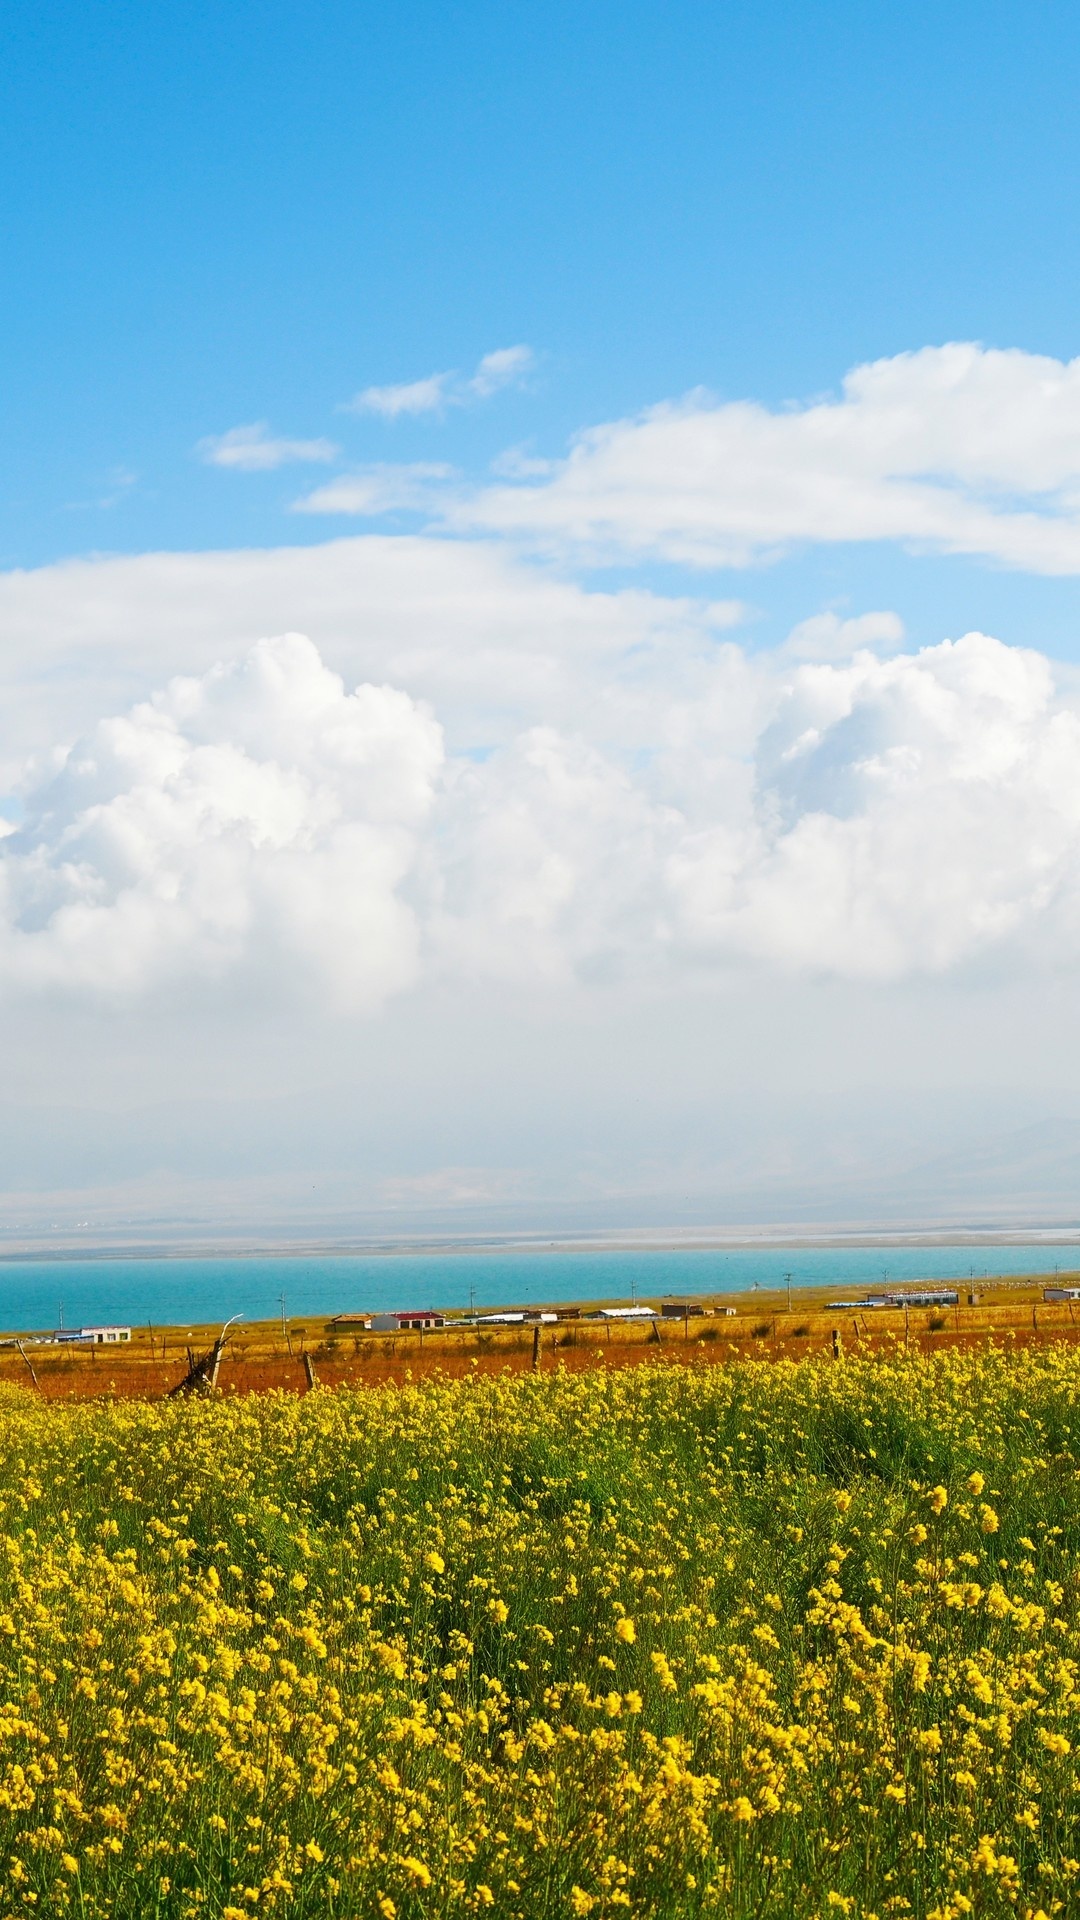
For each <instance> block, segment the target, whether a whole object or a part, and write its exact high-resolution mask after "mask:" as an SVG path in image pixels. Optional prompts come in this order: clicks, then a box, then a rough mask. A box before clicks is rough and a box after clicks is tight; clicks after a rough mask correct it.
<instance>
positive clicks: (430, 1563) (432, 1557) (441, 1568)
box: [424, 1547, 446, 1573]
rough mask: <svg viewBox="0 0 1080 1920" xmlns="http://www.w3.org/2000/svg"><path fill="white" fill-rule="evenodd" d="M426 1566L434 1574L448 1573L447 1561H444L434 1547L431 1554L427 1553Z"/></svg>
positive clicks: (425, 1556) (425, 1557)
mask: <svg viewBox="0 0 1080 1920" xmlns="http://www.w3.org/2000/svg"><path fill="white" fill-rule="evenodd" d="M424 1565H425V1567H428V1568H430V1570H431V1572H432V1573H445V1572H446V1561H445V1560H444V1559H443V1557H442V1554H441V1553H436V1551H435V1549H434V1547H432V1549H431V1551H430V1553H425V1555H424Z"/></svg>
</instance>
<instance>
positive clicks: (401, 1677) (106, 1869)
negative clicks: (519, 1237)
mask: <svg viewBox="0 0 1080 1920" xmlns="http://www.w3.org/2000/svg"><path fill="white" fill-rule="evenodd" d="M0 1503H2V1516H0V1824H2V1844H0V1888H2V1891H0V1916H8V1915H25V1914H28V1913H38V1914H48V1915H50V1916H51V1915H67V1914H71V1915H79V1916H86V1917H87V1920H90V1917H91V1916H92V1917H94V1920H97V1917H98V1916H124V1920H128V1917H130V1920H136V1917H138V1920H145V1917H147V1916H159V1917H160V1920H195V1916H198V1920H248V1917H249V1916H259V1915H264V1914H265V1915H274V1916H279V1917H280V1916H305V1917H307V1916H312V1917H314V1916H319V1917H320V1920H322V1916H326V1917H327V1920H329V1917H330V1916H342V1917H343V1916H368V1915H370V1916H372V1920H416V1917H418V1916H429V1915H444V1914H445V1915H452V1916H457V1915H464V1914H475V1913H483V1912H485V1911H488V1912H492V1913H493V1914H495V1915H498V1916H503V1915H507V1916H509V1915H520V1916H522V1917H523V1920H533V1917H534V1916H537V1917H539V1916H563V1915H592V1916H594V1920H606V1917H607V1916H616V1915H623V1914H630V1915H657V1916H659V1915H663V1916H690V1915H702V1916H705V1915H714V1914H715V1915H721V1914H722V1915H725V1916H727V1915H731V1916H739V1917H740V1920H742V1917H743V1916H745V1920H750V1916H755V1917H760V1920H770V1917H771V1916H781V1915H785V1916H786V1915H791V1916H797V1917H798V1920H818V1917H819V1916H828V1917H829V1920H834V1917H835V1916H839V1915H851V1916H854V1917H856V1920H871V1916H877V1917H878V1920H884V1916H886V1915H888V1916H902V1915H908V1914H912V1915H915V1916H918V1920H954V1917H955V1916H959V1915H962V1914H968V1913H974V1914H977V1915H985V1916H992V1915H998V1914H1020V1915H1023V1916H1038V1915H1047V1916H1049V1915H1053V1914H1056V1913H1064V1914H1075V1913H1077V1912H1080V1801H1078V1798H1077V1794H1076V1785H1077V1780H1076V1772H1077V1760H1078V1754H1080V1355H1078V1354H1077V1352H1076V1350H1075V1349H1074V1348H1071V1347H1064V1346H1047V1347H1044V1348H1040V1349H1034V1348H1033V1349H1029V1350H1027V1351H1024V1352H1021V1353H1010V1352H1008V1351H1002V1350H1001V1349H997V1350H990V1349H986V1350H984V1351H977V1352H972V1351H959V1350H957V1351H953V1352H949V1353H946V1354H941V1355H937V1356H933V1357H926V1356H924V1355H921V1354H917V1353H915V1352H909V1353H904V1352H903V1351H902V1350H901V1351H898V1352H897V1353H896V1354H895V1356H893V1357H891V1358H889V1357H885V1358H882V1357H880V1356H876V1357H873V1358H870V1357H859V1356H857V1355H856V1356H853V1357H846V1358H842V1359H840V1360H839V1361H836V1362H831V1361H828V1362H827V1361H820V1360H815V1361H808V1362H802V1363H794V1362H786V1361H780V1362H778V1363H777V1364H775V1365H771V1366H764V1365H761V1364H760V1363H759V1364H754V1363H752V1362H744V1363H739V1364H732V1365H730V1366H728V1367H705V1366H700V1367H674V1366H669V1365H667V1364H665V1363H664V1362H663V1359H662V1358H661V1359H660V1360H658V1362H657V1363H656V1364H651V1365H642V1366H639V1367H637V1368H635V1369H633V1370H621V1371H618V1372H610V1373H609V1372H606V1371H605V1369H604V1367H603V1365H602V1364H597V1365H596V1366H595V1367H593V1368H591V1369H590V1370H589V1371H588V1372H584V1373H582V1372H578V1373H572V1374H571V1373H566V1372H562V1371H558V1372H554V1373H550V1374H539V1373H538V1374H531V1375H519V1376H515V1377H510V1376H506V1377H502V1378H499V1377H491V1376H487V1377H477V1378H475V1379H473V1380H471V1381H469V1380H466V1381H460V1380H455V1381H441V1380H438V1379H434V1380H427V1381H425V1382H424V1383H422V1384H419V1385H413V1386H405V1387H395V1388H385V1389H378V1390H374V1391H370V1390H368V1391H365V1390H362V1389H361V1390H353V1389H347V1388H343V1389H339V1390H337V1391H334V1392H330V1391H317V1392H314V1393H312V1394H309V1395H308V1396H307V1397H306V1398H304V1399H298V1398H295V1397H293V1396H290V1395H286V1394H281V1393H273V1394H267V1395H263V1396H259V1395H251V1396H247V1397H243V1398H241V1397H239V1396H237V1397H226V1398H223V1399H220V1400H217V1401H205V1402H202V1401H188V1402H177V1401H173V1402H169V1403H167V1404H158V1405H148V1404H145V1403H138V1402H135V1401H120V1402H115V1403H108V1402H105V1403H101V1402H99V1403H96V1404H77V1403H74V1404H69V1405H64V1404H61V1403H56V1402H52V1403H47V1402H42V1401H40V1400H35V1399H34V1398H33V1397H32V1396H30V1395H29V1394H24V1393H22V1392H20V1391H18V1390H15V1389H11V1388H8V1389H5V1390H3V1393H2V1397H0Z"/></svg>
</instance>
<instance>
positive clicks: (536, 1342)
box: [532, 1321, 540, 1373]
mask: <svg viewBox="0 0 1080 1920" xmlns="http://www.w3.org/2000/svg"><path fill="white" fill-rule="evenodd" d="M532 1365H533V1372H534V1373H535V1372H536V1371H537V1368H538V1367H539V1365H540V1322H539V1321H537V1323H536V1325H535V1327H534V1328H533V1351H532Z"/></svg>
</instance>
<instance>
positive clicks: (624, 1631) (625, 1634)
mask: <svg viewBox="0 0 1080 1920" xmlns="http://www.w3.org/2000/svg"><path fill="white" fill-rule="evenodd" d="M615 1638H616V1640H621V1641H622V1642H623V1643H624V1645H625V1646H628V1647H632V1646H633V1644H634V1641H635V1640H636V1639H637V1628H636V1627H635V1626H634V1623H633V1621H632V1620H631V1618H630V1615H629V1614H628V1613H624V1614H620V1616H619V1618H618V1619H617V1620H616V1622H615Z"/></svg>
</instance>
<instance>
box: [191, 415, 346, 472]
mask: <svg viewBox="0 0 1080 1920" xmlns="http://www.w3.org/2000/svg"><path fill="white" fill-rule="evenodd" d="M195 451H196V453H197V454H198V455H199V458H200V459H201V460H205V462H206V464H207V465H208V466H211V467H232V468H233V469H234V470H235V471H236V472H237V473H270V472H272V470H273V469H274V468H275V467H286V466H291V465H293V464H294V463H296V462H298V461H311V462H320V461H321V462H328V461H331V460H336V459H337V456H338V451H339V449H338V448H337V447H336V446H335V445H334V443H333V441H332V440H285V439H282V438H281V437H279V436H278V435H275V434H272V433H271V432H270V428H269V426H268V425H267V422H266V421H265V420H256V421H254V422H253V423H252V424H251V425H250V426H246V427H230V428H229V430H228V432H227V433H217V434H210V435H208V436H207V438H206V439H205V440H200V441H199V444H198V446H197V447H196V449H195Z"/></svg>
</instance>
